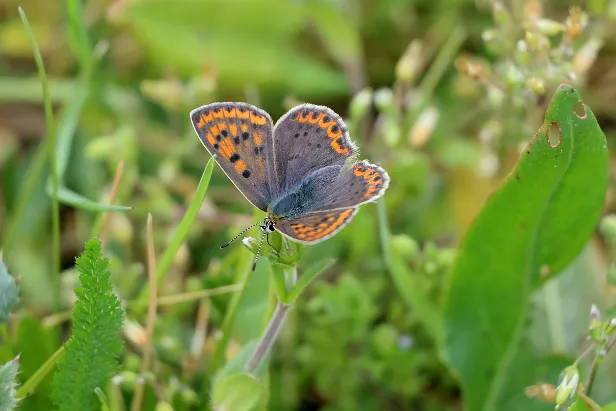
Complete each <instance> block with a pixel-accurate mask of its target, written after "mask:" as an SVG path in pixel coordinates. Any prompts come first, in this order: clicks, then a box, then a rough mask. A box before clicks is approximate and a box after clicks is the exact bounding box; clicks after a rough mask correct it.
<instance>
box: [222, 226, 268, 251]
mask: <svg viewBox="0 0 616 411" xmlns="http://www.w3.org/2000/svg"><path fill="white" fill-rule="evenodd" d="M261 223H262V222H261V221H259V222H258V223H254V224H253V225H251V226H248V227H246V228H245V229H244V230H242V232H241V233H239V234H238V235H236V236H235V237H233V238H232V239H231V240H229V242H228V243H227V244H225V245H221V246H220V248H225V247H227V246H228V245H229V244H231V243H232V242H234V241H235V240H237V239H238V238H239V237H241V236H243V235H244V234H245V233H246V231H248V230H250V229H251V228H252V227H255V226H258V225H259V224H261Z"/></svg>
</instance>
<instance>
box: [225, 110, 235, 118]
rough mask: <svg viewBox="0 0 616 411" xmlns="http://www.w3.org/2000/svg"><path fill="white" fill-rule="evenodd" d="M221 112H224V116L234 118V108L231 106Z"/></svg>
mask: <svg viewBox="0 0 616 411" xmlns="http://www.w3.org/2000/svg"><path fill="white" fill-rule="evenodd" d="M223 112H224V113H223V114H224V116H225V117H226V118H235V117H236V115H235V109H234V108H232V109H231V110H226V109H225V110H223Z"/></svg>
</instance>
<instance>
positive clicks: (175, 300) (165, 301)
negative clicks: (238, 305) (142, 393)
mask: <svg viewBox="0 0 616 411" xmlns="http://www.w3.org/2000/svg"><path fill="white" fill-rule="evenodd" d="M241 289H242V285H241V284H231V285H223V286H222V287H217V288H211V289H206V290H198V291H191V292H189V293H182V294H174V295H165V296H162V297H160V298H158V306H165V305H174V304H180V303H185V302H189V301H194V300H200V299H202V298H206V297H211V296H213V295H219V294H227V293H232V292H235V291H239V290H241Z"/></svg>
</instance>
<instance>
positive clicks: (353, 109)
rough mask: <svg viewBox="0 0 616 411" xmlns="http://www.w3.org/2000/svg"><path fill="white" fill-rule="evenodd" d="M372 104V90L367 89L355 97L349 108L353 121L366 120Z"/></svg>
mask: <svg viewBox="0 0 616 411" xmlns="http://www.w3.org/2000/svg"><path fill="white" fill-rule="evenodd" d="M371 104H372V89H371V88H365V89H363V90H361V91H360V92H359V93H357V94H355V96H353V99H352V100H351V104H350V106H349V114H350V116H351V120H352V121H358V120H361V119H362V118H364V116H365V115H366V113H367V112H368V110H370V105H371Z"/></svg>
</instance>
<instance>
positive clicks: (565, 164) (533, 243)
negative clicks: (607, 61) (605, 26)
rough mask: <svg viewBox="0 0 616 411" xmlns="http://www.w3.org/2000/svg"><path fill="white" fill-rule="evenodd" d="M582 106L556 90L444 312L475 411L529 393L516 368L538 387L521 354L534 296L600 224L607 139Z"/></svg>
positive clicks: (488, 210) (474, 233)
mask: <svg viewBox="0 0 616 411" xmlns="http://www.w3.org/2000/svg"><path fill="white" fill-rule="evenodd" d="M580 101H581V98H580V95H579V93H578V92H577V91H576V90H574V89H573V87H571V86H570V85H566V84H563V85H561V86H560V87H559V88H558V89H557V90H556V93H555V95H554V98H553V99H552V102H551V103H550V106H549V107H548V110H547V113H546V117H545V121H544V123H543V126H542V127H541V129H540V130H539V131H538V132H537V134H536V135H535V137H534V138H533V139H532V140H531V142H530V143H529V145H528V147H527V149H526V150H525V151H524V153H523V154H522V156H521V158H520V160H519V162H518V164H517V166H516V167H515V168H514V169H513V170H512V171H511V173H510V174H509V177H508V178H507V180H506V181H505V182H504V184H503V185H502V187H500V188H499V189H498V190H497V191H496V192H495V193H494V194H493V195H492V197H491V198H490V200H489V201H488V202H487V204H486V205H485V207H484V209H483V210H482V211H481V214H480V215H479V217H478V218H477V219H476V221H475V222H474V224H473V226H472V227H471V228H470V229H469V231H468V234H467V235H466V237H465V239H464V241H463V242H462V244H461V248H460V251H459V255H458V258H457V260H456V263H455V265H454V267H453V271H452V274H451V279H450V281H449V285H448V287H449V289H448V293H447V294H446V301H445V306H444V313H443V321H444V350H445V355H446V357H447V359H448V361H449V363H450V364H451V366H452V367H453V369H454V370H455V372H456V374H457V375H459V377H460V382H461V384H462V386H463V390H464V402H465V405H466V408H467V409H468V410H469V411H479V410H493V409H496V408H498V409H503V406H502V404H504V403H506V402H507V401H508V400H509V399H508V398H506V397H505V398H503V396H504V394H505V393H510V392H518V393H521V391H522V389H523V388H524V382H523V380H522V381H518V382H517V383H514V382H513V381H511V375H512V373H511V369H512V368H517V367H520V366H521V364H528V365H530V368H529V369H528V370H527V371H526V372H528V375H529V377H528V379H527V380H528V381H532V376H533V374H535V371H534V370H535V369H536V368H537V367H542V366H543V365H542V362H543V360H542V359H541V358H534V359H533V360H531V361H529V360H527V359H526V358H525V357H527V356H528V355H532V353H531V352H530V351H529V350H528V349H523V350H522V349H521V344H522V342H523V339H524V333H525V329H524V327H525V324H526V321H527V318H528V315H529V304H530V302H529V299H530V296H531V293H532V291H533V289H534V288H536V287H537V286H539V285H540V284H541V283H544V282H545V281H546V280H547V279H549V278H552V277H554V276H556V275H557V274H559V273H560V272H561V271H562V270H563V269H564V268H566V267H567V265H568V264H570V263H571V261H572V260H573V259H574V258H575V257H576V256H577V255H578V254H579V252H580V251H581V249H582V247H583V246H584V244H585V243H586V241H587V239H588V236H589V235H590V233H591V232H592V230H594V228H595V225H596V224H597V222H598V220H599V216H600V213H601V209H602V206H603V202H604V199H605V193H606V188H607V177H608V172H607V166H608V165H607V149H606V141H605V136H604V135H603V133H602V131H601V129H600V128H599V126H598V124H597V122H596V119H595V117H594V115H593V113H592V111H591V110H590V109H589V108H588V107H586V106H585V105H583V103H582V104H581V106H582V107H581V108H580V106H579V104H580V103H579V102H580ZM581 193H583V195H580V194H581ZM521 372H522V370H521V369H516V374H517V373H521ZM512 384H515V385H514V386H513V387H512ZM512 409H514V408H512Z"/></svg>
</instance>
